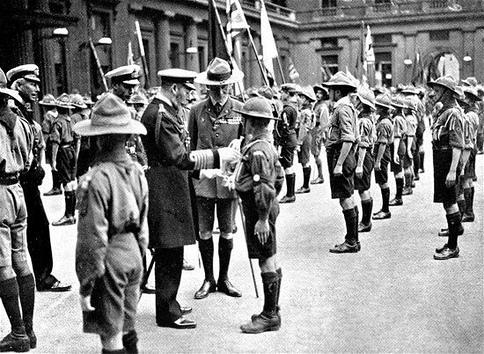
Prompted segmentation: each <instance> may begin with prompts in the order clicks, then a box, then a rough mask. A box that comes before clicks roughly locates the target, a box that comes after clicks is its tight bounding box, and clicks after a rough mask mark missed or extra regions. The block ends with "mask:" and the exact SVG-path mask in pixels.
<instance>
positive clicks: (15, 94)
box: [0, 68, 22, 102]
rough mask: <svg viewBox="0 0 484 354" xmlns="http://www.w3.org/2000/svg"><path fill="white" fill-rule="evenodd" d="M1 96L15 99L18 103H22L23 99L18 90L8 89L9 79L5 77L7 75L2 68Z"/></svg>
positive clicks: (0, 75) (0, 73)
mask: <svg viewBox="0 0 484 354" xmlns="http://www.w3.org/2000/svg"><path fill="white" fill-rule="evenodd" d="M0 94H2V95H7V96H10V97H12V98H13V99H15V100H17V101H18V102H22V98H21V97H20V95H19V94H18V92H17V91H16V90H12V89H9V88H7V77H6V76H5V73H4V72H3V70H2V69H1V68H0Z"/></svg>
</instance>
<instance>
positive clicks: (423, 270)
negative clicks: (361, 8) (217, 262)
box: [0, 153, 484, 353]
mask: <svg viewBox="0 0 484 354" xmlns="http://www.w3.org/2000/svg"><path fill="white" fill-rule="evenodd" d="M427 155H428V156H427V160H426V169H427V172H426V173H425V174H423V175H422V179H421V181H419V182H417V183H418V184H417V188H416V189H415V193H414V195H413V196H409V197H406V198H405V200H404V203H405V206H404V207H394V208H393V209H392V214H393V217H392V219H391V220H386V221H381V222H379V223H376V222H375V223H374V228H373V230H372V232H371V233H370V234H364V235H361V243H362V251H361V252H360V253H358V254H350V255H334V254H330V253H329V252H328V249H329V248H330V247H331V246H332V245H334V244H335V243H337V242H340V241H342V239H343V235H344V231H343V230H344V223H343V216H342V214H341V211H340V207H339V205H338V202H337V201H335V200H331V199H330V193H329V186H328V184H327V183H325V184H324V185H318V186H315V187H313V188H312V191H311V193H310V194H306V195H303V196H298V200H297V202H296V203H295V204H291V205H283V206H281V215H280V217H279V219H278V230H279V233H278V237H279V239H278V243H279V249H278V252H279V261H280V264H281V266H282V268H283V273H284V278H283V285H282V294H281V307H282V311H281V313H282V320H283V325H282V328H281V330H280V331H278V332H272V333H265V334H261V335H244V334H241V333H240V331H239V325H240V324H241V323H243V322H245V321H246V320H248V319H249V317H250V315H251V314H252V313H254V312H257V311H259V310H260V309H261V306H262V299H260V298H259V299H257V298H255V295H254V289H253V285H252V279H251V276H250V268H249V263H248V260H247V251H246V249H245V243H244V238H243V234H242V233H241V231H239V233H238V234H237V236H236V241H235V248H234V255H233V262H232V266H231V270H230V276H231V279H232V281H233V283H234V284H236V285H237V286H238V287H240V289H241V290H242V291H243V297H242V298H239V299H233V298H229V297H227V296H225V295H222V294H211V295H210V296H209V297H208V298H207V299H204V300H194V299H193V293H194V292H195V291H196V290H197V289H198V287H199V286H200V284H201V282H202V279H203V271H202V269H201V268H198V255H197V250H196V248H195V247H188V248H187V258H188V259H189V260H190V261H191V262H192V263H194V264H196V265H197V269H196V270H194V271H191V272H184V273H183V281H182V285H181V289H180V293H179V300H180V302H181V303H182V304H183V305H189V306H192V307H193V308H194V312H193V314H192V317H193V318H194V319H195V320H196V321H197V322H198V327H197V328H196V329H194V330H184V331H180V330H175V329H166V328H158V327H156V324H155V320H154V295H144V296H143V298H142V300H141V302H140V307H139V316H138V319H139V323H138V331H139V333H140V349H141V351H142V352H166V353H169V352H459V353H481V352H483V350H484V343H483V338H484V323H483V304H484V294H483V289H484V287H483V270H484V266H483V259H484V258H483V251H482V245H483V221H482V220H483V215H484V213H483V210H484V198H483V188H482V182H483V180H482V176H483V161H484V156H483V155H480V156H478V163H477V169H478V171H479V176H480V177H479V181H478V184H477V185H476V196H475V209H476V215H477V220H476V222H474V223H472V224H465V228H466V231H465V234H464V236H462V237H460V239H459V242H460V244H459V246H460V249H461V256H460V258H458V259H453V260H449V261H445V262H438V261H434V260H433V258H432V255H433V250H434V248H435V247H436V246H441V245H442V244H443V243H444V241H445V240H444V239H442V238H439V237H437V236H436V232H437V231H438V229H439V228H440V227H442V226H444V225H445V217H444V213H443V210H442V207H441V206H440V205H437V204H433V203H432V175H431V173H432V171H431V157H430V153H428V154H427ZM325 172H326V171H325ZM299 175H301V173H299ZM299 177H300V176H299ZM300 182H301V181H299V180H298V183H297V187H298V186H299V185H300ZM49 187H50V181H48V180H46V181H45V185H43V186H42V190H43V191H46V190H48V189H49ZM393 187H394V186H392V188H393ZM393 191H394V190H393ZM372 192H373V197H374V200H375V209H376V208H379V206H380V205H381V198H380V193H379V192H378V189H376V188H375V187H374V188H373V190H372ZM392 194H393V192H392ZM44 201H45V206H46V209H47V212H48V215H49V218H50V220H51V221H54V220H56V219H58V218H59V217H60V216H61V215H62V213H63V199H62V198H61V197H48V198H45V199H44ZM75 230H76V229H75V227H74V226H70V227H60V228H51V232H52V244H53V247H54V258H55V266H54V274H55V275H56V276H58V277H59V278H61V279H62V280H63V281H67V282H71V283H72V284H74V290H73V291H72V292H69V293H62V294H55V293H37V298H36V313H35V319H36V321H35V324H36V331H37V335H38V337H39V346H38V349H36V351H37V352H58V353H64V352H65V353H67V352H100V343H99V340H98V338H97V337H96V336H94V335H86V334H83V333H82V332H81V312H80V307H79V305H78V295H77V290H78V285H77V280H76V276H75V272H74V248H75V239H76V233H75V232H76V231H75ZM239 230H242V228H241V227H240V225H239ZM254 269H256V279H257V283H258V287H259V291H260V292H261V291H262V285H261V281H260V275H259V274H258V273H259V271H258V270H257V264H256V263H255V262H254ZM0 311H2V312H1V314H0V333H6V332H7V331H8V322H7V320H6V316H5V314H4V312H3V309H1V310H0Z"/></svg>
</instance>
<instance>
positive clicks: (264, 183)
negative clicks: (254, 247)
mask: <svg viewBox="0 0 484 354" xmlns="http://www.w3.org/2000/svg"><path fill="white" fill-rule="evenodd" d="M250 166H251V173H252V176H253V177H252V178H253V189H254V201H255V206H256V210H257V215H258V217H259V219H258V220H257V223H256V224H255V228H254V233H255V235H256V236H257V237H258V238H259V241H260V242H261V243H262V244H265V243H266V242H267V241H268V240H269V237H270V228H269V213H270V209H271V206H272V203H273V202H274V199H275V197H276V189H275V187H274V181H273V179H272V176H271V166H270V162H269V159H268V158H267V156H266V155H265V154H264V152H262V151H255V152H254V153H252V156H251V164H250Z"/></svg>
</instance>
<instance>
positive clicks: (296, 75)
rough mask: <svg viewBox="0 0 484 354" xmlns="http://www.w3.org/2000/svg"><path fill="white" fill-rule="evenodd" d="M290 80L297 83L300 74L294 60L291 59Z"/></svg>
mask: <svg viewBox="0 0 484 354" xmlns="http://www.w3.org/2000/svg"><path fill="white" fill-rule="evenodd" d="M288 71H289V78H290V79H291V81H292V82H296V80H297V79H299V73H298V72H297V70H296V66H295V65H294V63H293V62H292V59H291V58H289V67H288Z"/></svg>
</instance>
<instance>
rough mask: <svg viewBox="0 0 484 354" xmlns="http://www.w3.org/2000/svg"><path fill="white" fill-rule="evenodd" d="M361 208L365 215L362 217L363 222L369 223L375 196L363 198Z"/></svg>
mask: <svg viewBox="0 0 484 354" xmlns="http://www.w3.org/2000/svg"><path fill="white" fill-rule="evenodd" d="M361 209H362V214H363V216H362V217H361V223H362V224H364V225H368V224H369V223H370V222H371V212H372V209H373V198H370V199H367V200H362V201H361Z"/></svg>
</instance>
